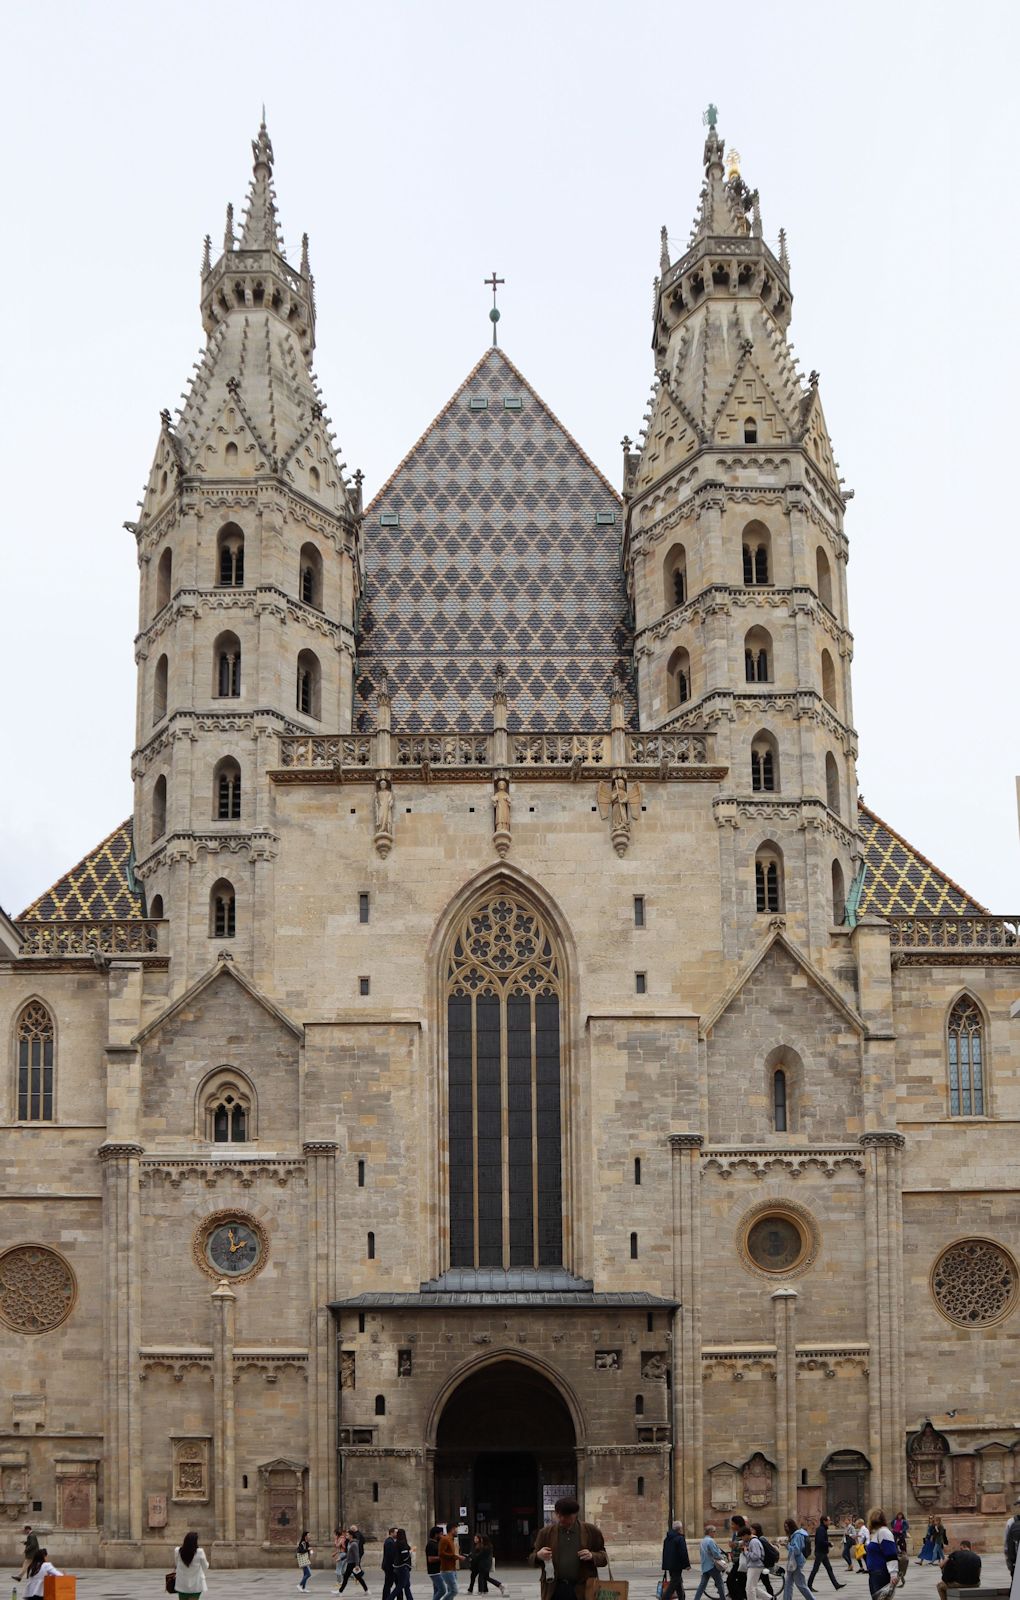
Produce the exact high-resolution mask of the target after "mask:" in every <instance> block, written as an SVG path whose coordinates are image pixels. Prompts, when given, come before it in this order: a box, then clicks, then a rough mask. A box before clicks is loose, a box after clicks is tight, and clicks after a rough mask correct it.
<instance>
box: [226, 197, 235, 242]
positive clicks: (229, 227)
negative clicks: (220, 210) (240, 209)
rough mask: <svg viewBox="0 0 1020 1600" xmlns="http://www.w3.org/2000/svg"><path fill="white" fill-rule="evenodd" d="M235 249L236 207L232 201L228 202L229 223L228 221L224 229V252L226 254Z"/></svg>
mask: <svg viewBox="0 0 1020 1600" xmlns="http://www.w3.org/2000/svg"><path fill="white" fill-rule="evenodd" d="M233 248H234V207H233V204H232V203H231V202H230V201H228V202H227V221H226V226H225V227H224V229H223V250H224V253H226V252H227V251H228V250H233Z"/></svg>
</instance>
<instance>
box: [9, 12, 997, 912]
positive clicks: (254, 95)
mask: <svg viewBox="0 0 1020 1600" xmlns="http://www.w3.org/2000/svg"><path fill="white" fill-rule="evenodd" d="M1017 11H1018V8H1017V7H1016V5H1015V4H1014V3H1009V0H1001V3H999V0H976V3H972V4H970V5H968V6H966V7H960V6H959V5H958V4H955V3H954V4H952V5H950V4H947V3H945V0H934V3H930V0H929V3H927V4H913V3H903V0H884V3H882V4H876V3H871V0H866V3H861V4H852V3H850V4H846V3H844V4H841V5H838V6H837V5H833V4H826V3H824V0H815V3H813V4H805V3H801V0H789V3H787V4H785V5H783V6H781V7H778V6H749V5H746V4H744V5H717V6H714V7H700V8H699V7H695V6H691V5H687V4H684V5H681V4H678V3H677V0H671V3H665V4H664V3H658V4H655V5H651V4H644V3H633V0H632V3H630V4H627V5H611V4H608V3H605V0H583V3H575V0H547V3H545V4H536V3H532V0H503V3H502V4H500V5H498V6H496V5H492V4H486V3H483V0H473V3H470V4H467V3H460V0H431V3H429V4H417V5H412V4H399V3H392V0H376V3H374V4H371V5H368V4H350V3H346V0H338V3H333V4H323V3H321V0H320V3H314V0H313V3H308V4H306V5H303V6H290V7H288V8H282V7H281V6H280V5H279V4H267V3H264V0H246V3H245V4H244V5H242V6H227V5H223V4H219V5H210V4H208V0H205V3H203V4H195V3H193V0H178V3H177V4H175V5H173V6H165V5H158V6H157V5H156V4H153V3H151V0H131V3H129V4H114V3H108V4H88V3H82V0H75V3H73V4H52V3H46V0H41V3H36V4H33V5H31V6H29V5H26V4H22V5H20V6H17V7H15V6H13V5H8V6H7V7H6V8H5V22H4V32H5V42H4V56H5V60H4V64H3V67H2V69H0V71H2V81H0V126H2V145H0V148H2V150H3V158H4V159H3V177H2V180H0V181H2V184H3V189H4V201H3V215H4V218H5V222H6V232H7V247H6V253H5V258H6V263H7V265H6V270H5V273H4V280H5V283H4V296H5V301H6V306H7V313H6V318H5V337H4V342H3V355H2V358H0V372H2V379H0V385H2V390H0V404H2V427H0V448H2V452H3V457H2V459H3V468H4V484H5V504H4V508H3V513H2V520H0V553H2V571H0V580H2V591H0V592H2V596H3V622H2V630H0V684H2V685H3V693H4V735H5V737H4V750H5V756H6V760H5V762H4V779H3V785H2V794H3V807H4V816H3V827H2V832H0V903H2V904H3V905H4V906H5V907H6V908H7V909H8V910H9V911H11V912H14V913H16V912H18V911H20V910H21V909H22V907H23V906H24V905H25V903H26V902H27V901H28V900H30V899H31V898H32V897H33V896H34V895H36V894H37V893H39V892H40V891H41V890H42V889H44V888H45V887H46V886H47V885H48V884H49V883H50V882H51V881H52V880H53V879H54V878H56V877H57V876H58V875H59V874H60V872H62V871H63V870H64V869H66V868H67V867H68V866H70V865H71V864H73V863H74V862H75V861H76V860H77V859H78V858H79V857H80V856H82V855H83V854H84V853H85V852H86V851H87V850H88V849H89V848H91V846H92V845H94V844H95V843H96V842H98V840H99V839H100V838H102V837H103V835H104V834H105V833H107V832H108V831H109V830H110V828H112V827H113V826H114V825H115V824H117V823H118V822H120V821H121V820H122V819H123V818H124V817H125V816H126V815H127V814H128V812H129V810H130V806H131V789H130V776H129V769H130V752H131V745H132V736H133V726H134V664H133V655H132V638H133V635H134V632H135V628H136V623H137V599H136V576H137V574H136V567H135V558H134V542H133V540H132V538H131V536H130V535H129V534H128V533H126V532H125V531H124V530H123V528H122V526H121V525H122V523H123V521H124V520H125V519H126V518H131V517H133V516H134V515H135V512H136V504H135V503H136V501H137V499H138V496H139V494H140V492H141V486H142V483H143V480H144V478H145V476H146V474H147V471H148V468H149V463H150V460H151V456H152V451H153V449H154V446H155V442H156V438H157V433H158V427H159V410H160V408H161V407H162V406H170V407H171V409H173V408H174V407H176V405H177V403H178V397H179V395H180V393H181V390H182V389H183V387H184V385H185V382H186V380H187V379H188V377H189V376H190V373H191V365H192V362H193V361H195V360H196V358H197V356H198V353H199V348H200V345H201V324H200V320H199V312H198V293H199V282H198V270H199V265H200V260H201V245H202V238H203V236H204V235H205V234H206V233H211V234H212V237H213V241H214V246H218V244H219V241H220V239H221V238H222V230H223V215H224V207H225V205H226V202H227V201H228V200H233V201H234V203H235V205H237V206H240V203H241V202H242V201H243V198H244V195H245V191H246V188H247V182H248V177H249V173H250V164H251V163H250V150H249V140H250V139H251V137H252V136H253V134H254V133H255V132H256V128H257V123H258V118H259V111H260V106H261V103H262V101H263V100H265V102H266V104H267V107H268V119H269V130H270V133H271V136H272V139H273V143H274V146H275V153H276V173H275V177H276V187H277V193H278V196H279V201H280V211H281V217H282V222H283V228H284V234H285V238H286V241H287V246H288V250H289V253H290V254H291V256H292V258H296V257H297V255H298V252H299V250H300V238H301V233H302V231H303V230H305V229H307V230H308V232H309V233H310V235H311V250H312V268H313V271H314V272H315V275H316V283H317V290H318V312H319V319H318V329H317V332H318V349H317V352H316V368H317V371H318V374H319V377H320V380H321V382H322V386H323V390H324V394H325V398H326V401H327V404H328V408H329V411H330V413H331V415H332V418H333V421H334V426H335V427H336V429H337V432H338V435H339V442H340V444H341V445H342V456H343V458H344V459H345V460H346V461H347V462H348V463H349V465H350V467H351V468H353V467H355V466H358V465H360V466H361V467H362V469H363V470H364V472H365V474H366V480H367V481H366V489H367V490H368V491H369V492H372V490H373V489H374V488H375V487H377V486H378V485H379V483H380V482H381V481H382V479H383V477H384V476H385V475H386V474H387V473H388V471H389V470H390V469H391V468H392V467H393V466H394V465H395V464H396V462H397V461H398V460H399V459H400V457H401V456H402V455H403V454H404V452H405V451H406V450H407V448H408V446H409V445H410V444H411V443H412V442H413V441H414V439H415V438H417V436H418V434H419V433H420V432H421V430H422V429H423V428H424V427H425V425H426V424H427V423H428V422H429V420H430V419H431V417H432V416H433V415H434V414H435V412H436V411H437V410H438V409H439V408H440V406H441V405H442V404H443V403H444V402H445V401H446V399H447V398H448V397H449V395H450V393H451V392H452V391H453V389H454V388H455V387H456V386H457V384H458V383H459V382H460V380H461V379H462V378H463V377H464V375H465V374H466V372H467V371H468V369H469V368H470V366H471V365H472V364H473V363H474V361H475V360H476V359H477V357H478V356H479V355H480V353H481V351H482V349H483V348H484V346H485V344H486V343H487V341H488V339H489V332H490V330H489V323H488V320H487V313H488V308H489V305H490V303H491V302H490V299H489V294H488V291H487V290H486V289H485V288H484V287H483V285H482V279H483V278H484V277H485V276H486V275H487V274H488V273H489V272H490V271H491V269H492V268H493V266H495V267H497V268H498V269H499V271H500V273H501V275H502V276H503V277H505V278H506V280H507V281H506V288H505V289H504V290H503V291H502V311H503V320H502V322H501V324H500V333H501V339H502V342H503V343H504V344H505V347H506V349H507V351H508V353H509V355H510V356H511V357H512V358H513V359H514V361H516V362H517V364H518V365H519V366H520V367H521V368H522V369H523V370H524V372H525V373H526V375H527V376H528V378H529V379H530V381H531V382H532V383H533V384H534V386H535V387H536V388H537V389H538V390H539V392H540V393H541V394H542V395H543V396H544V397H545V399H546V400H547V401H548V402H549V404H550V405H551V406H552V407H553V409H554V410H555V411H556V412H557V413H558V415H559V416H560V417H561V418H562V419H563V421H564V422H565V423H566V424H567V426H568V427H569V428H570V429H571V431H572V432H573V433H574V435H575V436H576V437H577V438H578V439H579V440H580V442H581V443H582V444H583V445H584V447H585V448H586V449H587V450H588V452H589V453H590V454H591V455H592V456H593V457H594V459H595V460H596V461H597V462H598V463H599V464H600V466H601V467H602V468H603V470H604V471H605V472H606V473H607V474H608V476H609V477H610V478H611V479H612V481H613V482H614V483H619V481H620V471H619V466H620V450H619V444H618V441H619V439H620V438H621V436H622V435H623V434H624V432H629V433H630V434H632V435H634V434H636V432H637V431H638V428H639V427H640V423H641V415H642V412H643V410H644V404H645V398H646V395H647V392H648V385H649V382H650V379H651V371H652V368H651V354H650V349H649V336H650V309H651V281H652V278H653V276H654V274H655V272H656V270H657V263H658V231H659V227H660V225H661V224H662V223H663V222H666V223H668V226H669V229H670V233H671V235H672V236H673V238H674V240H676V241H679V242H680V244H681V245H682V243H683V242H684V241H685V240H686V238H687V233H688V230H689V227H690V224H691V220H692V217H693V214H694V210H695V204H696V199H697V194H698V188H699V184H700V181H701V148H702V139H703V130H702V127H701V111H702V108H703V107H704V106H705V104H706V103H707V102H708V101H709V100H714V101H715V102H716V103H717V104H718V106H719V108H720V131H721V133H722V135H723V137H724V138H725V139H726V141H727V143H729V144H734V145H736V147H737V148H738V149H739V150H740V151H741V153H742V156H743V171H744V176H745V177H746V179H747V180H748V182H749V183H750V184H751V185H752V187H753V186H757V187H758V188H760V191H761V203H762V213H763V220H764V226H765V233H766V236H767V237H770V238H771V237H774V236H775V234H776V233H777V232H778V229H779V227H780V226H785V228H786V230H787V235H788V239H789V248H790V256H791V261H792V273H793V290H794V319H793V327H792V330H791V332H792V338H793V340H794V342H795V344H796V352H797V355H798V356H799V358H800V360H801V362H802V365H803V368H804V370H805V371H808V370H809V369H810V368H812V367H816V368H818V369H819V371H820V373H821V393H822V398H823V402H824V406H825V411H826V415H827V418H828V422H829V426H830V430H831V432H832V436H833V440H834V442H835V446H836V451H837V455H838V457H839V460H840V462H841V466H842V471H843V472H844V474H845V476H846V480H847V483H848V484H849V485H851V486H852V487H853V488H854V489H855V491H856V498H855V499H854V501H853V503H852V504H851V506H850V509H849V514H848V517H847V532H848V534H849V537H850V541H851V565H850V595H851V616H850V621H851V626H852V627H853V630H854V633H855V636H856V653H855V660H854V698H855V721H856V724H857V727H858V730H859V733H860V780H861V788H862V791H863V794H864V796H865V798H866V800H867V801H868V803H869V804H870V805H871V806H873V807H874V809H875V810H877V811H878V812H879V813H880V814H881V815H883V816H884V817H885V818H886V819H887V820H888V821H889V822H891V823H892V824H893V826H894V827H896V828H897V829H899V830H900V831H901V832H903V833H905V834H906V835H907V837H908V838H910V839H911V840H912V841H913V842H914V843H915V844H916V845H917V846H918V847H919V848H920V849H921V850H922V851H924V852H925V853H926V854H927V855H929V856H930V857H931V858H932V859H933V860H935V861H936V862H937V863H938V864H939V865H940V866H941V867H942V868H943V869H944V870H946V871H947V872H949V873H950V874H951V875H952V876H953V877H955V878H956V879H958V880H959V881H960V882H961V883H963V884H964V885H965V886H966V888H968V889H969V890H970V891H971V892H972V893H973V894H975V895H976V896H977V897H978V899H980V900H983V901H984V902H985V903H986V904H988V905H990V906H991V907H992V908H993V909H995V910H999V911H1014V912H1018V911H1020V853H1018V848H1017V815H1016V799H1015V791H1014V774H1015V773H1016V771H1017V770H1018V769H1020V733H1018V717H1017V691H1016V636H1017V601H1018V595H1020V583H1018V576H1017V556H1016V549H1017V529H1016V526H1015V522H1016V513H1015V511H1014V509H1013V507H1014V492H1013V483H1012V474H1011V471H1010V467H1009V463H1010V462H1011V461H1015V459H1016V457H1017V442H1016V437H1015V435H1016V432H1017V417H1018V405H1017V399H1016V396H1015V393H1014V390H1013V386H1012V382H1011V380H1012V377H1013V373H1014V372H1015V370H1016V358H1017V353H1018V352H1017V328H1016V320H1017V319H1016V310H1015V303H1016V290H1015V285H1014V282H1013V276H1014V274H1015V272H1016V271H1017V270H1018V269H1017V265H1016V263H1017V260H1018V259H1020V256H1018V248H1017V247H1018V243H1020V240H1018V227H1017V208H1016V202H1015V198H1014V195H1013V188H1014V185H1015V176H1014V169H1015V165H1016V158H1017V149H1018V138H1017V133H1018V128H1017V121H1016V115H1017V114H1016V103H1017V102H1016V89H1015V64H1016V60H1017V55H1018V44H1020V40H1018V24H1017Z"/></svg>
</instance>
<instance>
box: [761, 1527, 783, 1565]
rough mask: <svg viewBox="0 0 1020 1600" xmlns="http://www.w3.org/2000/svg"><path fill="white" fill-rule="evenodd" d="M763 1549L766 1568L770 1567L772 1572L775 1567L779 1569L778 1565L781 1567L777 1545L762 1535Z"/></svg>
mask: <svg viewBox="0 0 1020 1600" xmlns="http://www.w3.org/2000/svg"><path fill="white" fill-rule="evenodd" d="M761 1547H762V1551H763V1553H764V1556H765V1565H766V1567H768V1568H769V1569H770V1570H771V1569H772V1568H773V1567H778V1565H779V1551H778V1550H777V1549H776V1547H775V1545H774V1544H773V1543H772V1541H771V1540H770V1539H766V1537H765V1535H764V1534H762V1537H761Z"/></svg>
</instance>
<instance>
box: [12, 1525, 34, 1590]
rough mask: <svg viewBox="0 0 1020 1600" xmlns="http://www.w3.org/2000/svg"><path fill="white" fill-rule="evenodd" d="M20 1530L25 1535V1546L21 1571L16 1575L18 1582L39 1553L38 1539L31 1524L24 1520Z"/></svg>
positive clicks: (24, 1575) (25, 1574)
mask: <svg viewBox="0 0 1020 1600" xmlns="http://www.w3.org/2000/svg"><path fill="white" fill-rule="evenodd" d="M21 1531H22V1533H23V1534H24V1535H25V1548H24V1553H23V1555H22V1558H21V1571H20V1572H19V1573H18V1577H17V1581H18V1583H20V1582H21V1580H22V1578H24V1577H26V1576H27V1574H28V1569H29V1567H30V1566H31V1565H32V1562H33V1561H34V1560H35V1558H36V1556H37V1555H38V1554H39V1540H38V1538H37V1537H36V1534H35V1532H34V1530H33V1528H32V1524H31V1523H30V1522H26V1523H25V1526H24V1527H23V1528H22V1530H21Z"/></svg>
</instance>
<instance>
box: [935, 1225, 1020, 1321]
mask: <svg viewBox="0 0 1020 1600" xmlns="http://www.w3.org/2000/svg"><path fill="white" fill-rule="evenodd" d="M931 1292H932V1294H933V1296H934V1298H935V1304H936V1305H937V1306H938V1308H939V1310H940V1311H941V1312H942V1315H943V1316H944V1317H948V1319H949V1321H950V1322H956V1323H958V1324H959V1325H960V1326H961V1327H963V1328H979V1327H986V1326H987V1325H988V1324H989V1323H990V1322H999V1321H1001V1320H1002V1318H1003V1317H1005V1316H1008V1314H1009V1313H1010V1312H1011V1311H1012V1309H1013V1307H1014V1305H1015V1304H1016V1298H1017V1268H1016V1262H1015V1261H1014V1260H1013V1257H1012V1256H1011V1255H1010V1254H1009V1252H1008V1251H1007V1250H1004V1249H1003V1248H1002V1246H1001V1245H998V1244H993V1243H992V1241H991V1240H990V1239H960V1240H959V1241H958V1242H957V1243H956V1244H951V1245H950V1246H949V1248H948V1250H943V1252H942V1254H941V1255H940V1256H939V1258H938V1260H937V1261H936V1263H935V1265H934V1267H933V1268H932V1273H931Z"/></svg>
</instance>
